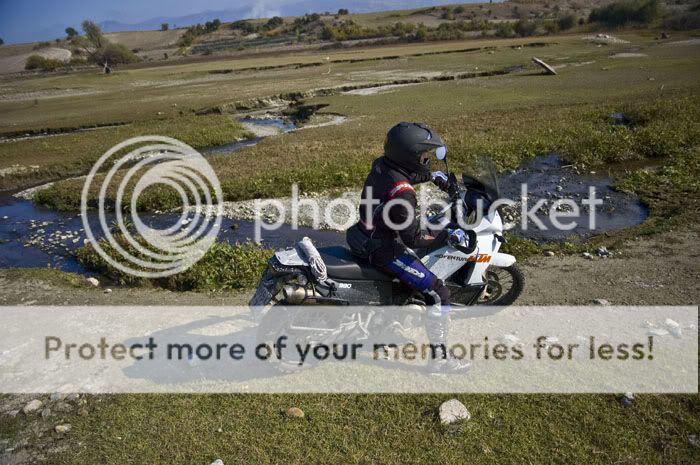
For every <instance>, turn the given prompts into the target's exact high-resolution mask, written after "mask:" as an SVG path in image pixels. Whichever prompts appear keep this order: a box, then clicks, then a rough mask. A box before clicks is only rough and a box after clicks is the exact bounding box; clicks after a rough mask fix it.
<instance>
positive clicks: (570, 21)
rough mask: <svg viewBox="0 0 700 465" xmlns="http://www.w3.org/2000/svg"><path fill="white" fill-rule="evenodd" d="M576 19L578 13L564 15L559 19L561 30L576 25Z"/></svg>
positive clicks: (558, 23) (558, 24)
mask: <svg viewBox="0 0 700 465" xmlns="http://www.w3.org/2000/svg"><path fill="white" fill-rule="evenodd" d="M576 21H577V19H576V15H566V16H562V17H561V18H559V19H558V20H557V26H559V29H560V30H562V31H566V30H568V29H571V28H572V27H574V26H575V25H576Z"/></svg>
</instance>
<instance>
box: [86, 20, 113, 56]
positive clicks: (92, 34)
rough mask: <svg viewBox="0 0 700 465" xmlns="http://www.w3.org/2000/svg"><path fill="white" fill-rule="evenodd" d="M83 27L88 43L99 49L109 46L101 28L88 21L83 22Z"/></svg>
mask: <svg viewBox="0 0 700 465" xmlns="http://www.w3.org/2000/svg"><path fill="white" fill-rule="evenodd" d="M81 26H82V28H83V32H84V33H85V39H87V41H88V43H89V44H90V45H91V46H92V47H94V48H96V49H97V48H102V47H103V46H104V45H106V44H107V40H106V39H105V38H104V35H102V29H100V26H98V25H97V24H95V23H94V22H92V21H90V20H87V19H86V20H85V21H83V24H82V25H81Z"/></svg>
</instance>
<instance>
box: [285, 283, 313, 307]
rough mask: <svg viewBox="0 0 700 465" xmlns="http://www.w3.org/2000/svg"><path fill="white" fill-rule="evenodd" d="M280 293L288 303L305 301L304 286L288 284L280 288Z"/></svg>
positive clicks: (294, 303)
mask: <svg viewBox="0 0 700 465" xmlns="http://www.w3.org/2000/svg"><path fill="white" fill-rule="evenodd" d="M282 295H284V300H285V301H286V302H287V303H288V304H290V305H298V304H300V303H302V302H303V301H305V300H306V298H307V296H308V294H307V291H306V288H304V287H301V286H293V285H290V284H287V285H285V286H284V287H283V288H282Z"/></svg>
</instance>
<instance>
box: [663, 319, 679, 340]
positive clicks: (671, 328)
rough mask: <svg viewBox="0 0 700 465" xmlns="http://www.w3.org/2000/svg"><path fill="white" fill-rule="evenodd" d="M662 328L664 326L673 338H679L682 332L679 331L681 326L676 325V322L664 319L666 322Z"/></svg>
mask: <svg viewBox="0 0 700 465" xmlns="http://www.w3.org/2000/svg"><path fill="white" fill-rule="evenodd" d="M664 326H666V329H667V330H668V332H669V333H671V334H673V335H674V336H675V337H681V336H682V335H683V332H682V331H681V325H680V324H678V322H677V321H674V320H672V319H670V318H666V320H665V321H664Z"/></svg>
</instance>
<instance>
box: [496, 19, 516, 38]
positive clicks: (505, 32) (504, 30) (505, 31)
mask: <svg viewBox="0 0 700 465" xmlns="http://www.w3.org/2000/svg"><path fill="white" fill-rule="evenodd" d="M514 35H515V31H513V25H512V24H511V23H508V22H505V21H504V22H502V23H498V26H496V36H498V37H513V36H514Z"/></svg>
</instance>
